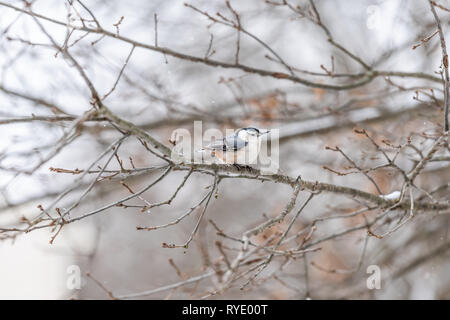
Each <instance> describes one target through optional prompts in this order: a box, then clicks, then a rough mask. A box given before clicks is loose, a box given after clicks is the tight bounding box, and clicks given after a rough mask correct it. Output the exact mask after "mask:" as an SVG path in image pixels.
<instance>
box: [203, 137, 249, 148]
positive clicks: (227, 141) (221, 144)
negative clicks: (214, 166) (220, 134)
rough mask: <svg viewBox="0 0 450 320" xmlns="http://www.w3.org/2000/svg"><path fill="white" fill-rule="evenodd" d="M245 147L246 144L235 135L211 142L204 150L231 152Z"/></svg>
mask: <svg viewBox="0 0 450 320" xmlns="http://www.w3.org/2000/svg"><path fill="white" fill-rule="evenodd" d="M246 145H247V142H246V141H244V140H242V139H240V138H239V137H237V136H235V135H230V136H227V137H225V138H223V139H217V140H214V141H212V142H211V143H210V144H209V145H207V146H206V147H205V149H210V150H222V151H231V150H239V149H241V148H243V147H245V146H246Z"/></svg>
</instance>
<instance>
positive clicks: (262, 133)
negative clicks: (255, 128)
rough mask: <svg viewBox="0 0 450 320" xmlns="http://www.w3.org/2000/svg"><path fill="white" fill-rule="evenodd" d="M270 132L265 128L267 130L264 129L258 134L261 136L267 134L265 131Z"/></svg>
mask: <svg viewBox="0 0 450 320" xmlns="http://www.w3.org/2000/svg"><path fill="white" fill-rule="evenodd" d="M269 132H270V130H267V131H265V132H260V134H259V135H260V136H262V135H264V134H267V133H269Z"/></svg>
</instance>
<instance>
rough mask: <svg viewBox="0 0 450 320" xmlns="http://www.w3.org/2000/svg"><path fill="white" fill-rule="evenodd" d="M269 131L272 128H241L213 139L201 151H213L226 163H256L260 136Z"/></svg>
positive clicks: (221, 161)
mask: <svg viewBox="0 0 450 320" xmlns="http://www.w3.org/2000/svg"><path fill="white" fill-rule="evenodd" d="M269 132H270V130H267V131H262V130H260V129H257V128H253V127H248V128H241V129H238V130H236V132H235V133H234V134H232V135H229V136H226V137H225V138H222V139H217V140H214V141H212V142H211V143H210V144H208V145H207V146H206V147H204V148H203V149H201V151H203V152H205V151H206V150H209V151H211V153H212V156H214V157H216V158H217V159H219V161H220V163H224V164H235V165H249V164H254V163H256V162H257V159H258V153H259V150H260V146H261V139H260V138H261V136H263V135H265V134H267V133H269Z"/></svg>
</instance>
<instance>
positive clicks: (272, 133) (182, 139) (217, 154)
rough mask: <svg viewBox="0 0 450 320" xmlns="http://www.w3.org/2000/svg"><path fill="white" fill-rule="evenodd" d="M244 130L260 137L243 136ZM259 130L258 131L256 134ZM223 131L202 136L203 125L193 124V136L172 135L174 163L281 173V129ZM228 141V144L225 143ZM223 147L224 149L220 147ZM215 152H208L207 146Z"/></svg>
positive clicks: (181, 132)
mask: <svg viewBox="0 0 450 320" xmlns="http://www.w3.org/2000/svg"><path fill="white" fill-rule="evenodd" d="M245 129H252V130H250V131H249V132H256V133H257V134H255V135H253V134H244V133H245V132H246V131H245ZM253 129H256V130H253ZM242 131H243V129H239V130H236V129H230V128H227V129H225V134H224V133H223V131H222V130H219V129H216V128H210V129H207V130H205V131H204V132H203V123H202V121H194V132H193V135H192V134H191V132H190V131H189V130H187V129H184V128H179V129H176V130H174V131H173V132H172V135H171V142H172V144H174V147H173V148H172V153H171V159H172V161H174V162H175V163H217V164H223V163H226V164H237V165H244V166H255V167H257V168H258V169H260V171H261V173H262V174H264V175H271V174H276V173H278V169H279V136H280V134H279V129H270V130H268V129H264V128H244V132H242ZM224 138H225V140H224ZM224 141H225V142H224ZM222 142H223V143H224V147H223V148H221V143H222ZM211 143H212V144H213V145H214V148H207V147H206V148H205V146H207V145H208V144H211Z"/></svg>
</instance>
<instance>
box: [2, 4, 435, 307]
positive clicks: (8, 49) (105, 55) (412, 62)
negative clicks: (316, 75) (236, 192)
mask: <svg viewBox="0 0 450 320" xmlns="http://www.w3.org/2000/svg"><path fill="white" fill-rule="evenodd" d="M6 2H8V3H11V4H13V5H16V6H19V7H21V1H8V0H6ZM183 2H185V0H183V1H175V0H169V1H138V0H134V1H111V4H109V3H108V5H103V4H102V3H106V2H105V1H85V4H86V5H87V6H88V7H90V8H91V9H93V11H94V12H95V14H96V16H97V18H98V19H99V20H100V21H101V24H102V25H103V26H104V27H105V28H107V29H109V30H113V27H112V24H113V23H116V22H117V21H118V20H119V19H120V17H121V16H122V15H123V16H124V17H125V19H124V21H123V23H122V25H121V26H120V33H121V35H124V36H127V37H129V38H132V39H136V40H139V41H142V42H146V43H153V39H154V33H153V32H154V30H153V26H154V24H153V13H154V12H157V13H158V17H159V25H158V29H159V34H158V42H159V45H160V46H165V47H169V48H173V49H176V50H178V51H182V52H186V53H189V54H195V55H203V54H204V52H205V51H206V48H207V46H208V41H209V32H208V30H207V29H206V27H205V26H206V25H207V24H209V22H207V21H206V19H205V18H204V17H202V16H200V15H198V14H195V13H193V12H192V10H191V9H189V8H186V7H185V6H184V5H183ZM336 2H337V1H336ZM63 3H64V1H56V0H54V1H51V0H39V1H37V2H36V4H35V5H33V9H34V11H35V12H38V13H42V14H43V15H46V16H50V17H54V18H57V19H59V20H61V19H64V18H65V16H66V13H67V11H66V7H65V6H64V4H63ZM190 3H192V4H195V5H197V6H198V7H200V8H205V9H207V11H209V12H215V10H217V9H216V7H217V6H220V7H222V8H223V7H224V4H223V2H222V1H220V0H213V1H191V2H190ZM319 3H320V6H319V10H320V11H321V15H322V20H323V21H325V22H326V23H329V24H330V29H331V30H332V32H333V35H334V37H335V39H337V40H339V41H340V42H341V43H342V44H343V45H344V46H346V45H349V47H350V48H352V49H353V50H354V51H355V52H356V53H357V54H364V56H365V57H366V58H367V60H368V61H371V60H373V59H376V58H377V57H379V55H380V52H381V51H382V50H383V51H385V50H387V49H389V48H392V47H396V46H398V45H402V44H404V43H405V42H408V41H409V43H410V44H411V46H412V45H413V44H415V43H417V42H418V40H419V36H420V35H417V34H414V32H413V31H412V30H414V29H413V28H411V25H414V22H413V21H412V20H411V12H410V10H411V8H412V5H411V3H410V2H409V1H405V0H398V1H397V0H386V1H356V0H355V1H340V2H339V5H334V4H333V3H334V1H331V0H328V1H327V0H323V1H319ZM232 4H233V6H234V7H235V9H237V10H238V11H239V12H242V18H243V23H244V25H245V26H246V27H247V28H248V30H249V31H251V32H253V33H255V34H257V35H258V36H261V38H263V39H266V40H267V41H268V42H269V43H270V44H271V45H272V44H273V47H274V49H275V50H278V51H279V52H281V53H282V56H283V58H285V60H286V61H287V62H288V63H291V64H292V65H294V66H296V67H298V68H301V69H308V70H311V71H320V70H321V69H320V64H324V65H329V61H330V58H329V56H330V54H329V52H330V51H329V47H327V46H326V39H325V37H324V36H323V34H322V33H321V32H320V30H319V32H315V33H311V32H309V31H310V30H312V29H317V27H315V26H312V25H311V24H308V23H299V24H295V23H293V22H291V23H288V24H286V27H287V28H289V29H286V30H280V29H279V26H281V25H284V22H285V21H284V20H283V19H285V18H286V17H281V18H279V20H277V19H275V18H274V16H275V17H276V15H273V12H270V10H269V9H268V7H267V5H265V4H264V3H263V1H232ZM322 4H323V5H322ZM322 8H323V9H327V10H326V11H324V10H323V9H322ZM261 9H263V11H262V12H260V11H261ZM321 9H322V10H321ZM373 10H375V11H373ZM414 10H417V11H416V12H415V14H416V15H419V16H420V14H421V13H420V12H422V11H423V14H426V15H430V14H431V13H430V12H429V9H428V7H427V6H422V7H420V8H416V7H415V8H414ZM17 16H18V13H17V12H15V11H12V10H9V9H7V8H4V7H0V28H1V29H2V30H3V29H4V28H5V26H7V25H8V24H9V23H10V22H11V21H12V20H14V19H15V18H16V17H17ZM246 21H251V23H248V24H247V22H246ZM428 21H431V20H428ZM43 24H44V26H45V27H47V28H48V29H47V30H49V31H50V32H51V34H52V35H53V36H55V38H56V39H58V40H59V41H62V40H63V39H64V37H65V29H64V28H61V27H56V26H54V25H52V24H50V23H43ZM368 25H369V27H367V26H368ZM361 28H364V30H363V31H362V30H361ZM210 31H211V32H213V33H214V35H215V41H217V43H222V42H227V41H228V42H229V43H230V45H228V46H224V45H218V47H217V49H218V52H217V54H216V55H215V59H217V60H227V59H228V60H230V57H233V54H234V33H233V32H231V33H230V32H229V30H227V29H224V28H222V27H213V28H212V29H211V30H210ZM361 34H364V35H365V37H366V39H360V38H355V35H359V37H360V36H361ZM8 35H9V36H12V37H15V36H20V37H22V38H24V39H29V40H32V41H34V42H47V39H46V37H45V36H44V35H43V34H42V33H41V32H40V31H39V29H38V28H37V27H36V26H35V24H34V22H33V21H32V19H30V18H29V17H26V16H25V15H22V16H21V17H20V18H19V20H18V22H16V23H15V24H14V27H12V28H11V30H10V31H9V33H8ZM318 36H320V37H321V38H320V39H319V38H318ZM422 36H423V35H422ZM243 37H244V36H243ZM97 38H98V37H97V36H92V35H91V36H89V37H88V39H89V40H88V41H89V42H90V41H94V40H95V39H97ZM355 39H356V40H355ZM245 41H246V42H243V43H244V45H243V48H242V54H241V57H242V59H241V60H242V62H243V63H244V64H249V65H252V66H261V68H266V67H268V68H273V69H274V70H279V69H280V67H278V66H277V65H275V64H272V63H270V62H268V61H267V60H264V59H261V57H262V56H263V55H264V54H265V53H266V52H262V49H258V50H261V52H255V53H254V54H253V53H252V54H246V53H249V52H252V50H253V49H254V48H255V47H254V46H248V47H246V46H245V43H249V41H250V40H248V39H246V40H245ZM86 45H87V46H88V45H89V44H88V42H84V43H80V45H79V46H76V47H75V48H73V49H72V53H73V54H75V55H76V56H77V57H78V55H77V54H79V53H82V52H83V46H86ZM22 48H23V45H21V44H18V43H11V42H8V41H6V39H5V37H4V36H3V35H2V37H1V38H0V50H1V51H0V66H3V65H5V64H6V63H7V61H9V59H11V58H13V57H14V56H16V55H17V54H18V53H19V52H20V50H21V49H22ZM96 48H97V49H98V50H99V51H100V52H101V54H100V55H96V56H93V57H92V56H88V57H85V56H82V55H80V61H81V62H82V64H83V66H86V67H87V69H86V70H87V72H88V74H89V76H90V77H91V79H92V80H93V82H94V84H95V85H96V86H97V88H98V89H99V91H100V92H101V94H104V93H106V92H107V91H108V90H109V89H110V88H111V86H112V84H113V83H114V81H115V79H116V76H117V74H118V72H119V70H120V68H121V66H122V64H123V62H124V60H125V58H126V56H127V55H128V53H129V50H130V48H131V47H130V46H129V45H124V44H122V43H118V42H117V41H115V40H113V39H103V40H102V41H101V42H99V43H98V44H97V45H96ZM320 49H322V50H320ZM419 50H422V48H420V49H417V50H416V51H413V50H410V51H409V52H408V56H404V55H402V56H398V57H395V58H393V59H392V60H390V62H389V64H387V65H386V66H385V67H384V68H383V69H388V70H389V68H391V67H392V68H395V69H396V70H402V71H415V70H416V68H419V69H422V67H421V66H422V64H423V61H418V60H417V59H415V55H416V54H418V51H419ZM27 51H28V53H33V54H34V55H35V56H34V57H33V55H24V56H23V57H21V58H20V63H16V64H15V65H14V67H13V68H12V69H8V70H6V71H5V70H0V72H1V73H0V81H1V83H2V84H4V85H5V86H6V87H7V88H10V89H16V90H19V91H26V93H27V94H32V95H36V96H43V97H46V98H49V99H50V100H52V101H55V102H56V103H57V104H58V105H63V106H64V108H66V110H67V111H69V112H71V113H74V114H81V113H82V112H83V111H85V110H87V109H88V108H89V105H88V98H89V93H88V90H87V89H86V88H85V85H84V83H83V82H82V81H81V79H80V77H79V75H78V74H77V72H76V71H75V69H74V68H70V67H68V65H67V63H66V62H65V61H64V59H63V58H62V57H61V55H60V56H58V57H57V58H55V57H54V53H55V52H54V51H53V50H47V49H39V50H36V52H34V50H33V49H32V48H27ZM438 59H439V56H436V59H435V60H434V61H428V62H427V63H428V64H429V66H431V67H430V69H429V70H427V71H428V72H429V73H431V72H433V71H435V70H437V68H438V66H439V60H438ZM168 61H169V63H168V64H165V63H164V57H163V56H162V55H161V54H159V53H153V52H150V51H145V50H143V49H139V48H137V49H136V51H135V53H134V54H133V56H132V58H131V60H130V64H129V66H128V67H127V70H130V75H136V74H140V76H142V77H147V78H153V79H154V80H155V81H158V82H161V83H164V85H165V88H166V90H167V91H164V92H156V91H155V90H154V88H149V90H150V91H152V90H153V91H155V92H154V93H155V94H167V95H168V96H172V97H174V98H175V97H176V98H180V97H182V100H183V102H185V103H195V104H197V105H200V106H205V107H207V106H209V105H214V104H215V103H217V102H221V101H223V100H225V101H230V100H232V97H231V96H230V95H229V94H228V92H227V91H226V90H225V89H224V87H223V86H220V85H219V84H217V82H218V80H219V78H220V76H224V77H226V76H229V75H234V76H236V75H240V74H242V72H239V71H236V70H223V69H214V68H209V67H204V66H199V65H191V64H189V63H186V62H183V61H179V60H176V59H175V58H172V57H168ZM94 62H95V63H94ZM193 68H196V69H193ZM433 68H434V69H433ZM199 70H200V71H199ZM191 73H193V76H190V74H191ZM250 78H251V79H252V80H251V81H248V82H247V86H248V87H247V88H246V89H247V90H248V92H251V93H258V92H260V91H261V88H264V86H266V85H267V84H270V83H271V80H268V79H261V78H259V77H257V76H251V77H250ZM61 84H63V85H62V87H65V88H67V89H66V90H64V91H59V88H60V87H61ZM282 85H284V86H285V87H286V88H290V87H292V85H291V84H290V83H287V82H283V83H282ZM119 89H120V84H119V87H118V90H117V92H115V93H113V94H112V95H111V96H110V97H109V98H108V99H107V104H108V105H109V106H110V107H111V108H112V109H113V110H114V111H116V112H117V113H118V114H120V115H122V116H125V117H127V116H129V115H137V114H140V115H141V116H142V118H146V117H155V118H157V117H158V116H162V115H164V108H163V107H162V106H160V105H158V104H152V108H149V107H148V101H146V100H145V99H144V98H142V97H139V96H131V97H127V92H121V91H120V90H119ZM124 96H125V97H127V100H126V101H127V105H126V106H125V105H123V101H124V99H122V98H121V97H124ZM31 110H32V108H31V107H30V105H27V103H26V102H24V101H23V100H19V99H17V100H16V99H11V98H10V97H9V96H7V95H4V94H0V118H1V117H2V116H5V115H6V116H11V115H16V116H25V115H30V112H31ZM33 110H35V109H33ZM45 113H48V111H47V110H42V114H45ZM49 130H51V131H49ZM49 132H51V133H49ZM61 133H62V131H61V130H60V129H59V128H57V127H50V129H49V127H45V126H40V125H36V126H30V125H28V124H25V125H19V124H15V125H9V126H0V154H1V153H2V152H5V151H8V152H11V151H13V150H14V151H21V150H28V149H30V148H34V147H36V146H42V145H47V144H49V145H51V144H53V143H54V142H55V138H57V137H58V136H59V135H60V134H61ZM281 134H282V130H281ZM74 146H75V147H76V148H80V149H81V148H85V149H84V150H86V153H78V154H77V153H70V154H67V153H64V152H63V153H62V154H61V155H59V156H58V157H56V158H55V159H54V160H52V161H51V162H49V163H47V164H46V165H45V166H44V167H43V168H41V169H40V170H39V172H38V175H37V177H36V176H33V177H30V176H23V175H22V176H20V177H18V178H15V179H14V181H13V182H11V183H9V181H10V179H11V178H12V177H11V175H10V174H6V173H5V172H4V171H0V185H5V184H6V183H9V185H8V187H7V188H6V194H7V196H8V199H9V200H10V201H12V202H16V201H21V200H22V199H23V198H27V197H30V196H32V195H39V194H41V193H42V192H45V191H48V190H49V189H55V190H60V189H62V188H61V186H62V185H64V184H65V183H69V182H70V181H67V180H65V179H67V177H65V176H64V177H60V176H58V175H55V174H53V173H50V172H49V170H48V168H49V167H50V166H55V167H58V166H60V167H72V168H75V167H78V168H83V166H84V165H85V164H86V163H89V160H92V159H94V158H95V157H96V155H97V154H98V153H99V152H100V150H102V146H100V145H93V144H92V142H91V141H85V140H84V139H80V141H77V142H76V143H75V145H74ZM86 148H88V149H86ZM28 161H29V159H23V158H17V159H12V160H9V161H7V162H6V161H5V162H3V163H2V165H3V166H27V165H30V163H29V162H28ZM1 202H2V197H0V204H1ZM34 210H36V209H35V203H33V204H31V205H30V206H25V207H21V208H19V209H14V210H9V211H0V222H1V223H5V221H9V220H8V219H12V217H14V216H16V215H26V216H27V215H30V214H33V212H34ZM64 231H65V232H63V233H62V234H61V236H59V237H58V238H57V241H56V243H55V244H54V245H53V246H50V245H49V244H48V241H49V240H50V234H49V232H48V231H40V232H32V233H31V234H27V235H24V236H21V237H19V238H18V239H17V240H16V241H15V243H14V244H12V243H11V242H10V241H4V242H0V261H1V263H0V298H45V299H57V298H67V297H69V296H70V294H71V292H69V291H68V290H67V289H66V288H65V283H66V278H67V274H66V268H67V266H69V265H71V264H72V263H73V261H74V259H73V255H74V250H75V251H76V252H82V253H89V250H91V249H92V248H91V247H90V246H91V245H92V243H93V241H94V240H93V238H94V231H93V227H92V226H91V225H90V224H89V223H84V222H83V223H77V224H74V225H73V226H70V228H67V230H64ZM73 237H77V238H79V239H77V241H76V248H73V243H74V242H73ZM78 240H79V241H78ZM417 284H418V285H419V286H420V287H418V288H419V289H416V290H414V297H415V298H433V296H432V292H431V291H430V290H426V288H427V286H432V282H430V281H427V279H424V280H423V281H421V280H418V281H417ZM430 292H431V293H430Z"/></svg>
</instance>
